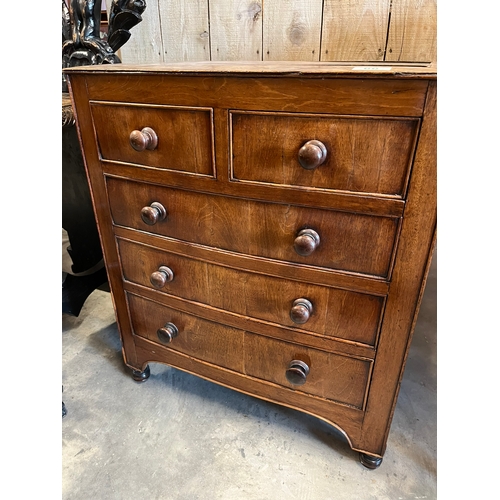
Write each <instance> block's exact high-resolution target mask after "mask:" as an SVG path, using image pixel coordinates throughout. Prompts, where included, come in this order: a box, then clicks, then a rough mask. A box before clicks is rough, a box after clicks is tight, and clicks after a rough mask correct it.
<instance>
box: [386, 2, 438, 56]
mask: <svg viewBox="0 0 500 500" xmlns="http://www.w3.org/2000/svg"><path fill="white" fill-rule="evenodd" d="M436 24H437V6H436V0H392V9H391V24H390V28H389V38H388V43H387V53H386V60H387V61H435V60H436V28H437V26H436Z"/></svg>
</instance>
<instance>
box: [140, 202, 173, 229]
mask: <svg viewBox="0 0 500 500" xmlns="http://www.w3.org/2000/svg"><path fill="white" fill-rule="evenodd" d="M167 215H168V214H167V211H166V210H165V207H164V206H163V205H162V204H161V203H158V202H157V201H154V202H153V203H151V205H149V207H144V208H143V209H142V210H141V219H142V220H143V221H144V222H145V223H146V224H148V225H149V226H152V225H154V224H156V223H157V222H158V221H160V220H163V219H165V218H166V217H167Z"/></svg>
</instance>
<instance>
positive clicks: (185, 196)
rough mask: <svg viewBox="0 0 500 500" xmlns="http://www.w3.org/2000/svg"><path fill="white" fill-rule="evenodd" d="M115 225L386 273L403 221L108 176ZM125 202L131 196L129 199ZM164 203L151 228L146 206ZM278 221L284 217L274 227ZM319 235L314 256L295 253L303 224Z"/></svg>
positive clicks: (334, 266)
mask: <svg viewBox="0 0 500 500" xmlns="http://www.w3.org/2000/svg"><path fill="white" fill-rule="evenodd" d="M107 190H108V193H109V199H110V208H111V213H112V217H113V221H114V223H115V224H117V225H120V226H126V227H130V228H134V229H138V230H141V231H145V230H147V231H150V232H152V233H154V234H161V235H163V236H167V237H169V238H176V239H180V240H183V241H190V242H192V243H197V244H200V245H208V246H211V247H217V248H222V249H225V250H229V251H231V252H238V253H241V254H245V255H253V256H259V257H267V258H270V259H277V260H281V261H286V262H295V263H297V264H303V265H307V266H318V267H322V268H329V269H341V270H344V271H352V272H358V273H365V274H372V275H377V276H387V274H388V273H389V266H390V263H391V257H392V252H393V248H394V245H395V242H396V236H397V229H398V220H397V219H393V218H389V217H370V216H364V215H355V214H349V213H343V212H335V211H331V210H315V209H310V208H305V207H294V206H290V205H284V204H280V203H260V202H254V201H250V200H240V199H237V198H230V197H224V196H213V195H207V194H203V193H195V192H189V191H184V190H176V189H170V188H166V187H163V186H148V185H142V184H139V183H135V182H129V181H122V180H118V179H113V178H109V179H108V180H107ZM123 200H127V202H126V203H123ZM153 202H159V203H161V204H162V205H163V206H164V207H165V209H166V210H167V212H168V217H167V218H166V219H165V220H163V221H160V222H158V223H157V224H155V225H154V226H148V225H147V224H146V223H145V222H143V220H142V219H141V210H142V208H143V207H145V206H149V205H150V204H151V203H153ZM275 221H280V223H279V224H276V222H275ZM305 228H312V229H314V230H315V231H316V232H317V233H318V234H319V235H320V238H321V242H320V244H319V246H318V248H317V249H316V250H315V251H314V252H313V253H312V254H311V255H309V256H305V257H304V256H301V255H299V254H297V253H296V252H295V250H294V241H295V238H296V237H297V236H298V232H299V231H300V230H301V229H305Z"/></svg>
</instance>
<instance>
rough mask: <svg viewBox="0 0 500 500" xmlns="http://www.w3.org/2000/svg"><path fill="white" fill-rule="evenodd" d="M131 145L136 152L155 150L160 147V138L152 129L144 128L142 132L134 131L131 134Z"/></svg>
mask: <svg viewBox="0 0 500 500" xmlns="http://www.w3.org/2000/svg"><path fill="white" fill-rule="evenodd" d="M130 145H131V146H132V147H133V148H134V149H135V150H136V151H144V150H145V149H149V150H153V149H156V146H158V136H157V135H156V132H155V131H154V130H153V129H152V128H150V127H144V128H143V129H142V130H132V132H131V133H130Z"/></svg>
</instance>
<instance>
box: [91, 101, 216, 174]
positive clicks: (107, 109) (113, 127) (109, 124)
mask: <svg viewBox="0 0 500 500" xmlns="http://www.w3.org/2000/svg"><path fill="white" fill-rule="evenodd" d="M91 109H92V117H93V120H94V126H95V130H96V134H97V142H98V146H99V150H100V154H101V156H102V158H103V159H105V160H113V161H122V162H127V163H134V164H138V165H143V166H149V167H155V168H160V169H166V170H176V171H183V172H189V173H192V174H198V175H204V176H214V172H215V169H214V155H213V143H214V140H213V117H212V109H211V108H182V107H174V106H147V105H141V106H139V105H134V104H109V103H102V102H93V103H91ZM145 127H149V128H150V129H152V130H153V131H154V132H155V133H156V136H157V139H158V140H157V145H156V147H155V148H154V149H152V150H149V149H147V148H146V149H144V150H142V151H137V150H136V149H134V148H133V147H132V145H131V142H130V136H131V133H132V132H133V131H136V134H137V133H138V132H141V131H142V130H143V129H144V128H145ZM149 147H153V145H151V146H149Z"/></svg>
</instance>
